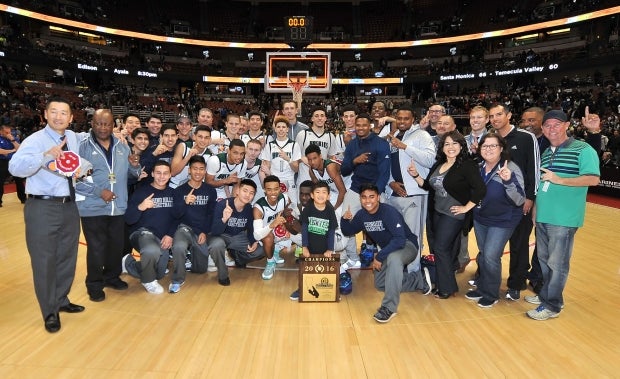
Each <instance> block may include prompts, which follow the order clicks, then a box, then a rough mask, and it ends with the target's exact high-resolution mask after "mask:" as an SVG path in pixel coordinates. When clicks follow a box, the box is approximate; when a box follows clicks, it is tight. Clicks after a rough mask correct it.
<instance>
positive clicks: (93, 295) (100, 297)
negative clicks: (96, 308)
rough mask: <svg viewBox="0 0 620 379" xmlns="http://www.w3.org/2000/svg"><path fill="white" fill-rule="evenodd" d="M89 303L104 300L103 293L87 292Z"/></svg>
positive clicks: (97, 291)
mask: <svg viewBox="0 0 620 379" xmlns="http://www.w3.org/2000/svg"><path fill="white" fill-rule="evenodd" d="M88 297H89V298H90V301H94V302H100V301H104V300H105V292H103V290H88Z"/></svg>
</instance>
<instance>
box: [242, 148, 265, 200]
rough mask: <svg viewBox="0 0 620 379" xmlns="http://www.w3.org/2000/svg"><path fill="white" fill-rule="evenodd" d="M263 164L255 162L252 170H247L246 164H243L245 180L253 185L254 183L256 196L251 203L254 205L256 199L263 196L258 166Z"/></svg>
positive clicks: (259, 161) (258, 161)
mask: <svg viewBox="0 0 620 379" xmlns="http://www.w3.org/2000/svg"><path fill="white" fill-rule="evenodd" d="M261 163H263V162H262V161H261V160H260V159H257V160H256V163H254V166H252V168H248V162H247V161H246V162H245V179H250V180H251V181H253V182H254V183H256V194H254V200H252V203H256V201H257V200H258V199H260V198H261V197H263V196H265V191H264V190H263V185H262V183H261V182H260V175H259V174H258V173H259V172H260V165H261Z"/></svg>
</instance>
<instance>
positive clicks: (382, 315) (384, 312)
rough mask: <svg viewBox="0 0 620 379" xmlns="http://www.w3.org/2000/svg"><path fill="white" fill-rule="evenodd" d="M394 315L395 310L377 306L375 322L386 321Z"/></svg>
mask: <svg viewBox="0 0 620 379" xmlns="http://www.w3.org/2000/svg"><path fill="white" fill-rule="evenodd" d="M394 316H396V312H392V311H391V310H389V309H387V308H386V307H384V306H381V308H379V310H378V311H377V313H375V316H374V319H375V320H376V321H377V322H381V323H386V322H388V321H390V320H391V319H392V318H394Z"/></svg>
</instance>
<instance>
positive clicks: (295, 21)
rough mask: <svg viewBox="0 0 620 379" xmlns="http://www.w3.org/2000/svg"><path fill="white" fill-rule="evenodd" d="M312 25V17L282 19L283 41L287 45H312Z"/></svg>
mask: <svg viewBox="0 0 620 379" xmlns="http://www.w3.org/2000/svg"><path fill="white" fill-rule="evenodd" d="M313 25H314V18H313V17H312V16H287V17H284V41H285V42H286V43H288V44H309V43H312V36H313Z"/></svg>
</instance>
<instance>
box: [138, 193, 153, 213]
mask: <svg viewBox="0 0 620 379" xmlns="http://www.w3.org/2000/svg"><path fill="white" fill-rule="evenodd" d="M153 196H155V194H154V193H152V194H150V195H149V197H147V198H146V199H144V200H142V202H141V203H140V205H138V209H139V210H141V211H145V210H147V209H150V208H153V207H154V206H155V203H154V202H153Z"/></svg>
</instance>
